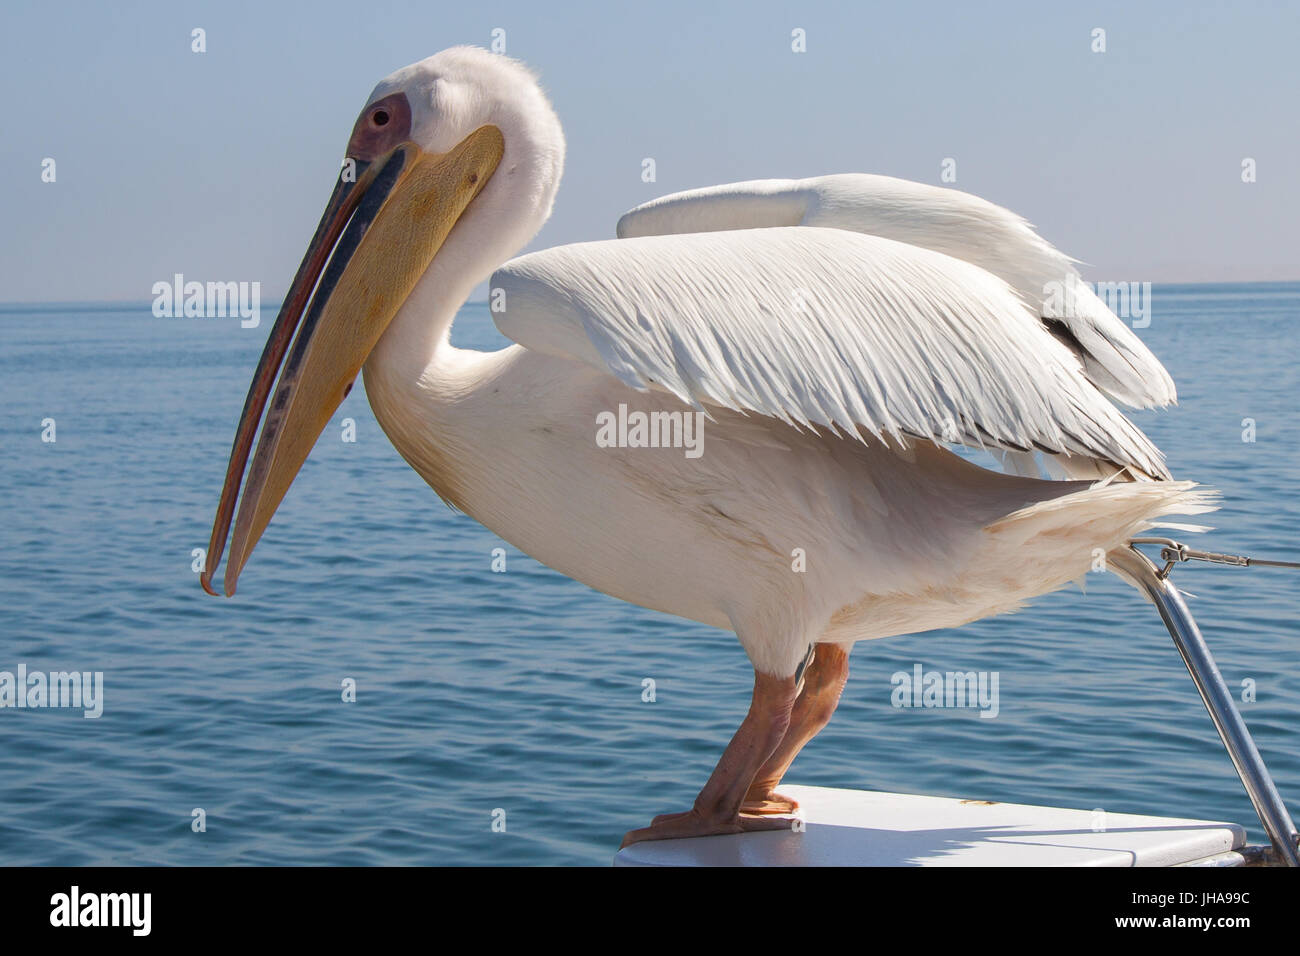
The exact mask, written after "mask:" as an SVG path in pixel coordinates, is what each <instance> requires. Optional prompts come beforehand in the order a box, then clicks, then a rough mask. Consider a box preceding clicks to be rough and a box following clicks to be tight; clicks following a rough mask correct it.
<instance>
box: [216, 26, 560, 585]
mask: <svg viewBox="0 0 1300 956" xmlns="http://www.w3.org/2000/svg"><path fill="white" fill-rule="evenodd" d="M563 162H564V137H563V134H562V133H561V131H560V124H559V120H558V119H556V117H555V112H554V110H553V109H552V108H551V105H550V103H549V102H548V101H547V99H546V97H545V95H544V94H543V93H542V91H541V89H540V87H539V86H538V84H537V81H536V79H535V78H534V76H533V75H532V74H531V73H530V72H529V71H528V70H527V69H526V68H525V67H524V66H523V65H522V64H520V63H518V62H516V61H514V60H510V59H507V58H506V57H503V56H498V55H496V54H492V53H488V52H487V51H486V50H481V49H478V48H476V47H454V48H452V49H450V50H444V51H443V52H441V53H438V54H435V55H434V56H431V57H429V58H428V59H426V60H421V61H420V62H419V63H414V64H412V65H411V66H408V67H404V68H403V69H401V70H398V71H397V72H396V73H394V74H392V75H391V76H389V77H388V78H387V79H385V80H383V81H382V82H380V84H379V85H378V86H376V87H375V89H374V91H373V92H372V93H371V94H370V98H369V100H368V101H367V102H366V106H365V108H364V109H363V110H362V111H361V114H360V116H358V117H357V121H356V124H355V125H354V126H353V129H352V136H351V138H350V139H349V140H348V146H347V153H346V156H345V159H344V161H343V165H342V170H341V172H340V174H339V178H338V181H337V182H336V183H335V186H334V191H333V194H332V195H331V196H330V199H329V202H328V203H327V204H326V207H325V212H324V214H323V215H322V216H321V221H320V225H318V226H317V228H316V234H315V236H314V237H313V238H312V240H311V244H310V245H309V246H308V248H307V252H306V254H305V255H304V256H303V260H302V264H301V265H300V266H299V267H298V272H297V274H296V275H295V276H294V279H293V283H292V285H291V286H290V288H289V291H288V293H287V295H286V296H285V300H284V304H283V305H282V306H281V309H280V314H279V316H278V317H277V318H276V321H275V324H274V326H272V328H271V332H270V335H269V337H268V339H267V343H266V348H265V349H264V350H263V352H262V358H261V361H260V362H259V363H258V367H257V372H256V373H255V375H254V377H253V382H252V385H250V386H249V391H248V398H247V399H246V401H245V403H244V410H243V413H242V415H241V416H240V421H239V427H238V429H237V431H236V434H235V443H234V448H233V449H232V451H231V455H230V464H229V466H228V468H227V470H226V481H225V486H224V487H223V489H222V492H221V500H220V503H219V504H218V506H217V516H216V520H215V521H214V523H213V528H212V539H211V541H210V543H209V547H208V552H207V560H206V564H205V566H204V569H203V573H202V575H201V576H200V581H201V583H202V585H203V588H204V589H205V590H206V591H208V593H210V594H215V593H216V592H215V591H213V589H212V575H213V573H214V572H215V571H216V568H217V565H218V563H219V562H220V560H221V552H222V549H223V547H224V545H225V541H226V534H227V531H228V530H229V528H230V523H231V518H232V516H234V515H235V505H236V499H237V498H238V499H239V501H238V504H239V512H238V516H237V517H236V518H235V522H234V524H235V530H234V534H233V537H232V538H231V544H230V561H229V563H228V565H227V567H226V575H225V582H224V585H225V593H226V594H227V596H229V595H231V594H234V593H235V583H236V581H237V580H238V577H239V573H240V571H241V570H242V569H243V566H244V564H245V562H246V561H247V560H248V556H249V554H250V553H251V552H252V550H253V547H254V545H255V544H256V543H257V541H258V539H259V538H260V537H261V535H262V532H263V531H264V530H265V529H266V526H267V524H268V523H269V522H270V520H271V516H272V515H273V514H274V513H275V510H276V508H277V507H279V504H280V502H281V500H282V499H283V498H284V495H285V493H286V492H287V491H288V490H289V485H290V484H291V483H292V482H293V479H294V477H295V476H296V475H297V473H298V470H299V468H301V467H302V463H303V462H304V461H305V460H306V459H307V454H308V453H309V452H310V451H311V448H312V446H313V445H314V444H315V443H316V439H317V438H318V437H319V436H320V433H321V432H322V431H323V430H324V428H325V426H326V425H327V424H328V423H329V420H330V417H331V416H332V415H333V414H334V412H335V411H336V410H337V409H338V407H339V405H340V404H341V403H342V401H343V398H344V397H345V396H346V395H347V393H348V391H349V390H350V389H351V387H352V382H353V381H354V380H355V378H356V376H357V373H358V372H359V371H360V370H361V367H362V365H363V364H365V361H366V358H367V357H368V356H369V355H370V353H371V351H373V350H374V348H375V346H376V344H377V343H378V341H379V339H380V337H381V336H382V335H383V334H384V331H385V330H386V329H387V328H388V326H389V324H390V323H391V322H392V321H393V318H394V316H396V315H397V314H398V312H399V311H400V310H401V308H402V307H403V305H405V304H406V303H407V302H408V300H413V299H415V298H418V297H419V296H420V293H422V292H425V293H427V291H428V288H427V287H428V283H429V281H430V280H435V279H438V278H439V277H441V279H442V281H448V279H447V277H449V276H450V277H453V280H454V281H455V282H456V283H458V284H460V285H462V286H463V288H464V289H465V291H466V292H468V290H469V289H470V288H472V287H473V285H475V284H476V283H477V282H479V281H481V280H482V279H484V278H486V277H487V274H488V273H489V272H490V271H491V269H492V268H494V267H495V266H497V265H499V264H500V263H501V262H502V261H504V260H505V259H506V258H508V257H509V255H511V254H512V253H513V252H515V251H517V250H518V249H519V248H520V247H522V246H523V245H524V243H526V242H527V241H528V240H529V239H530V238H531V237H532V236H533V235H534V234H535V233H536V232H537V230H538V229H539V228H540V227H541V225H542V223H543V222H545V220H546V218H547V216H549V215H550V210H551V203H552V201H553V200H554V197H555V192H556V189H557V188H558V186H559V178H560V171H561V168H562V165H563ZM458 227H459V228H458ZM453 229H457V232H458V234H460V235H462V236H464V235H465V234H466V233H467V231H472V234H473V240H474V241H473V243H471V244H469V245H472V246H473V248H472V249H470V248H467V244H466V243H465V242H461V243H458V244H457V243H448V237H449V236H450V235H451V234H452V230H453ZM435 259H439V264H440V265H444V266H446V268H442V269H439V270H433V269H431V268H430V267H431V266H432V265H433V263H434V261H435ZM479 272H481V273H482V274H478V273H479ZM435 273H436V275H435ZM295 332H296V335H295ZM291 342H292V347H290V343H291ZM286 354H287V358H286V357H285V356H286ZM281 366H283V367H281ZM277 374H278V376H279V377H278V381H277V379H276V376H277ZM273 383H274V385H275V390H274V397H273V398H271V400H270V403H269V406H268V402H267V399H268V398H269V397H270V396H271V391H272V384H273ZM263 411H265V421H264V422H263V421H262V418H263ZM259 422H262V432H261V437H260V439H259V441H258V444H257V453H256V454H255V455H254V456H253V462H252V465H251V466H250V467H249V469H248V479H247V482H246V484H245V487H244V492H243V495H242V496H240V495H239V489H240V483H241V481H243V476H244V467H245V464H246V463H247V461H248V456H249V451H250V449H251V448H252V445H253V438H254V436H255V435H256V433H257V428H258V423H259Z"/></svg>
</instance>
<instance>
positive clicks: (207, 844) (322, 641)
mask: <svg viewBox="0 0 1300 956" xmlns="http://www.w3.org/2000/svg"><path fill="white" fill-rule="evenodd" d="M272 317H273V309H266V308H264V310H263V320H262V325H261V327H260V328H258V329H243V328H241V327H240V324H239V320H238V319H174V318H155V317H154V316H153V315H152V314H151V311H150V308H149V306H148V304H143V305H138V306H136V305H133V306H110V305H105V306H86V305H75V306H60V305H49V306H7V307H3V309H0V397H2V400H3V409H4V414H3V415H0V441H2V442H3V448H4V455H3V464H2V465H0V671H10V672H13V671H15V670H16V669H17V668H18V666H19V665H20V664H21V665H26V667H27V669H28V670H29V671H36V670H43V671H57V670H78V671H101V672H102V673H103V682H104V683H103V714H102V716H100V717H99V718H98V719H87V718H85V717H83V715H82V712H81V711H79V710H69V709H22V710H19V709H0V859H2V860H3V861H4V862H5V863H7V864H59V865H80V864H149V865H158V864H161V865H194V864H217V865H223V864H360V865H367V864H399V865H403V864H525V865H535V864H594V865H607V864H609V863H610V861H611V859H612V857H613V854H614V852H615V850H616V848H617V847H618V844H619V840H620V839H621V837H622V834H623V833H624V831H626V830H628V829H632V828H634V827H639V826H643V825H645V824H646V823H647V822H648V821H649V819H650V818H651V817H652V816H654V815H655V814H657V813H662V812H665V811H673V810H681V809H686V808H687V807H689V805H690V803H691V801H692V800H693V798H694V796H695V793H696V791H697V790H698V788H699V787H700V785H701V784H702V783H703V781H704V780H705V778H706V777H707V776H708V774H709V771H710V770H711V768H712V766H713V764H714V762H715V760H716V759H717V757H718V755H719V754H720V753H721V751H722V748H723V747H724V745H725V744H726V742H727V740H728V738H729V737H730V735H731V733H732V732H733V731H734V730H735V728H736V726H737V725H738V724H739V722H740V720H741V718H742V716H743V715H744V713H745V710H746V707H747V704H748V695H749V689H750V683H751V670H750V668H749V665H748V663H747V661H746V659H745V656H744V654H743V653H742V651H741V650H740V647H739V645H738V644H737V642H736V640H735V638H734V637H733V636H732V635H731V634H729V633H725V632H722V631H716V630H713V629H710V628H706V627H704V626H702V625H697V624H693V623H690V622H686V621H680V620H677V619H674V618H671V617H667V616H664V615H662V614H657V613H653V612H650V611H646V610H643V609H641V608H637V607H632V606H629V605H626V604H621V603H619V602H618V601H615V600H613V599H612V598H608V597H605V596H604V595H601V594H598V593H596V592H593V591H591V590H589V589H588V588H586V587H584V586H583V585H581V584H577V583H575V582H573V581H571V580H568V579H566V578H564V577H562V576H561V575H559V574H557V573H555V572H552V571H550V570H549V569H547V568H544V567H542V566H540V565H538V564H536V563H535V562H533V561H532V560H531V559H529V558H528V557H526V556H524V555H522V554H520V553H518V552H516V551H515V550H514V549H513V548H511V547H510V546H509V545H507V544H505V543H504V542H502V541H500V540H499V539H497V538H496V537H495V536H493V535H492V534H490V533H489V532H487V531H486V530H484V529H483V528H481V527H479V526H478V525H477V524H475V523H474V522H473V521H472V520H471V519H469V518H466V517H464V516H462V515H457V514H454V513H452V512H450V511H449V510H448V509H447V508H446V507H445V506H443V505H442V504H441V502H440V501H439V500H438V498H437V497H436V496H435V495H434V494H433V492H432V491H431V490H430V489H429V488H428V487H427V486H426V485H425V484H424V483H423V482H422V481H421V479H420V478H419V477H417V476H416V474H415V473H414V472H413V471H411V470H410V469H409V468H408V467H407V466H406V465H405V464H404V463H403V462H402V460H401V459H400V458H399V457H398V455H397V453H396V452H395V451H394V450H393V448H392V447H391V445H390V444H389V442H388V439H387V438H386V437H385V436H384V434H383V433H382V431H381V430H380V429H379V427H378V425H377V424H376V422H375V420H374V417H373V415H372V414H371V412H370V408H369V406H368V404H367V402H366V399H365V396H364V394H363V388H362V383H361V382H360V381H358V384H357V388H356V389H355V390H354V392H353V393H352V395H351V396H350V397H349V398H348V399H347V401H346V402H345V403H344V405H343V407H342V408H341V409H340V410H339V412H338V413H337V415H336V416H335V420H334V422H333V423H332V424H331V425H330V427H329V428H327V429H326V432H325V434H324V436H323V437H322V438H321V440H320V442H319V444H318V445H317V447H316V449H315V451H314V452H313V454H312V456H311V458H310V460H309V461H308V462H307V464H306V466H305V468H304V469H303V472H302V474H301V475H300V476H299V478H298V480H297V482H296V484H295V485H294V487H293V489H292V490H291V492H290V493H289V496H288V498H287V499H286V500H285V502H284V505H283V506H282V508H281V509H280V512H279V514H278V515H277V517H276V519H275V521H274V523H273V524H272V525H271V527H270V529H269V531H268V533H267V534H266V536H265V538H264V539H263V540H262V542H261V544H260V545H259V546H258V549H257V552H256V554H255V555H254V557H253V559H252V561H251V563H250V565H249V566H248V568H247V570H246V571H245V573H244V575H243V577H242V578H241V580H240V589H239V594H238V596H237V597H236V598H235V599H233V600H225V599H217V598H212V597H209V596H207V595H205V594H204V593H203V592H202V591H201V590H200V588H199V584H198V576H197V574H196V573H195V571H194V570H193V567H192V565H193V562H194V557H193V551H194V549H196V548H202V547H205V546H206V544H207V539H208V532H209V528H210V526H211V521H212V516H213V510H214V508H215V505H216V501H217V496H218V493H219V491H220V488H221V481H222V477H223V474H224V469H225V463H226V458H227V455H228V453H229V450H230V443H231V439H232V437H233V433H234V427H235V422H236V420H237V418H238V415H239V411H240V408H241V406H242V403H243V399H244V394H245V389H246V388H247V384H248V380H249V377H250V374H251V371H252V368H253V366H254V365H255V364H256V361H257V358H258V355H259V353H260V350H261V347H262V343H263V339H264V337H265V333H266V330H267V328H268V327H269V324H270V321H271V318H272ZM1150 320H1151V321H1150V326H1149V327H1148V328H1144V329H1142V330H1141V331H1140V332H1139V334H1140V335H1142V337H1143V338H1144V339H1145V340H1146V341H1147V342H1148V343H1149V344H1150V346H1151V347H1152V348H1153V350H1154V351H1155V352H1156V354H1157V355H1158V356H1159V357H1160V358H1161V359H1162V360H1163V361H1164V362H1165V364H1166V365H1167V367H1168V368H1169V369H1170V371H1171V372H1172V374H1173V375H1174V378H1175V380H1176V381H1177V383H1178V387H1179V393H1180V398H1181V405H1180V406H1179V407H1178V408H1176V409H1173V410H1171V411H1160V412H1144V413H1141V414H1139V415H1137V416H1136V418H1137V421H1138V422H1139V424H1140V425H1141V427H1143V428H1144V429H1145V430H1146V431H1147V432H1148V433H1149V434H1150V435H1151V436H1152V438H1153V439H1155V441H1156V442H1157V443H1158V444H1159V445H1160V446H1161V447H1162V448H1163V449H1164V450H1165V451H1166V452H1167V454H1168V456H1169V461H1170V463H1171V466H1172V468H1173V470H1174V472H1175V474H1176V475H1178V476H1179V477H1185V478H1192V479H1195V480H1198V481H1201V482H1203V483H1205V484H1207V485H1211V486H1213V487H1215V488H1218V489H1219V490H1220V491H1221V492H1222V494H1223V508H1222V510H1221V511H1220V512H1218V513H1217V514H1215V515H1212V516H1209V523H1212V524H1214V525H1215V526H1216V529H1217V530H1216V531H1215V532H1213V534H1212V535H1206V536H1201V540H1202V541H1203V542H1204V543H1205V546H1209V547H1213V548H1214V549H1216V550H1223V551H1236V552H1241V553H1246V554H1252V555H1256V556H1277V557H1285V558H1292V559H1294V558H1296V557H1297V556H1298V555H1300V538H1298V537H1297V535H1296V532H1297V530H1300V504H1297V501H1298V495H1297V491H1298V489H1297V484H1296V479H1297V475H1298V469H1297V465H1298V464H1300V452H1298V451H1297V449H1300V414H1298V413H1300V408H1298V407H1297V406H1298V405H1300V399H1298V396H1300V380H1298V379H1300V376H1298V375H1297V371H1296V355H1297V351H1298V349H1297V338H1298V335H1297V332H1298V330H1300V284H1259V285H1193V286H1156V287H1155V289H1154V293H1153V299H1152V308H1151V315H1150ZM454 340H456V341H457V343H458V344H460V345H467V346H475V347H481V348H494V347H497V346H499V345H500V344H501V343H502V340H501V339H500V337H499V336H498V335H497V333H496V331H495V330H494V329H493V327H492V324H491V321H490V318H489V316H488V313H487V310H486V308H485V307H484V306H482V305H472V304H471V305H469V306H466V307H465V309H464V310H463V311H462V314H461V316H460V319H459V320H458V323H457V325H456V327H455V332H454ZM347 418H351V419H353V420H354V422H355V433H356V441H355V442H345V441H343V440H342V435H343V420H344V419H347ZM46 419H53V420H54V426H53V427H54V435H53V437H54V438H55V440H54V441H53V442H49V441H43V440H42V434H43V432H47V433H48V430H49V429H48V425H43V424H42V423H43V422H44V421H45V420H46ZM1246 419H1250V420H1252V421H1253V424H1254V439H1255V440H1254V441H1243V430H1244V429H1246V428H1248V427H1249V425H1248V424H1243V423H1244V421H1245V420H1246ZM47 437H48V434H47ZM521 465H522V466H524V467H526V465H527V463H526V462H523V463H521ZM498 547H504V548H505V549H506V555H507V558H506V560H507V571H506V573H503V574H502V573H493V572H492V551H493V549H494V548H498ZM1175 580H1176V581H1177V582H1178V583H1179V584H1180V585H1182V587H1183V588H1185V589H1186V590H1188V591H1191V592H1192V593H1193V594H1194V595H1195V598H1194V599H1193V600H1192V601H1191V607H1192V610H1193V613H1194V614H1195V615H1196V616H1197V618H1198V620H1199V622H1200V624H1201V627H1202V629H1203V631H1204V632H1205V634H1206V637H1207V639H1208V640H1209V642H1210V645H1211V647H1212V648H1213V649H1214V652H1215V654H1216V656H1217V659H1218V662H1219V665H1220V667H1221V668H1222V670H1223V673H1224V675H1225V677H1226V678H1227V680H1228V682H1229V684H1230V685H1232V686H1233V687H1235V688H1242V687H1243V686H1247V685H1243V682H1251V683H1250V684H1249V685H1248V686H1253V688H1254V692H1253V696H1254V700H1253V701H1252V702H1249V703H1242V704H1241V707H1242V711H1243V714H1244V716H1245V718H1246V721H1247V723H1248V724H1249V726H1250V727H1251V729H1252V731H1253V732H1254V734H1255V738H1256V740H1257V742H1258V744H1259V748H1260V750H1261V752H1262V753H1263V755H1264V758H1265V760H1266V762H1267V763H1268V765H1269V767H1270V769H1271V770H1272V772H1273V775H1274V777H1275V779H1276V781H1277V783H1278V786H1279V788H1280V790H1281V792H1282V794H1283V795H1284V796H1285V797H1289V799H1290V804H1291V807H1292V810H1293V812H1296V813H1300V624H1298V623H1297V620H1296V618H1297V609H1298V608H1300V574H1297V573H1295V572H1289V571H1282V570H1265V569H1239V568H1224V567H1206V566H1191V565H1188V566H1183V567H1181V568H1179V569H1178V571H1177V572H1176V577H1175ZM852 664H853V675H852V677H851V679H850V681H849V684H848V687H847V689H846V691H845V693H844V698H843V703H842V704H841V706H840V709H839V712H838V713H837V715H836V717H835V720H834V721H833V722H832V723H831V725H830V726H829V727H828V728H827V729H826V730H825V731H824V732H823V733H822V734H821V735H820V736H819V737H818V738H817V739H816V740H815V741H813V743H812V744H811V745H810V746H809V747H808V748H807V749H806V750H805V751H804V753H803V754H802V756H800V758H799V759H798V761H797V762H796V763H795V765H794V768H793V770H792V771H791V773H790V775H789V778H788V779H789V781H790V782H795V783H804V784H820V785H826V786H838V787H852V788H865V789H879V790H890V791H903V792H912V793H927V794H936V795H946V796H956V797H962V798H972V799H986V800H997V801H1015V802H1023V803H1041V804H1049V805H1057V806H1066V807H1079V808H1087V809H1092V808H1097V807H1100V808H1103V809H1105V810H1107V811H1112V812H1144V813H1157V814H1168V815H1174V816H1189V817H1201V818H1210V819H1228V820H1234V821H1237V822H1240V823H1243V824H1246V825H1247V827H1248V830H1249V832H1250V837H1251V839H1252V840H1253V841H1255V842H1259V841H1262V840H1263V839H1264V838H1263V834H1262V832H1261V829H1260V827H1259V824H1258V822H1257V821H1256V820H1255V817H1254V814H1253V812H1252V810H1251V806H1250V803H1249V802H1248V800H1247V799H1246V797H1245V795H1244V793H1243V791H1242V788H1241V786H1240V784H1239V783H1238V781H1237V779H1236V777H1235V775H1234V773H1233V769H1232V766H1231V764H1230V762H1229V760H1228V757H1227V756H1226V754H1225V753H1224V751H1223V748H1222V746H1221V745H1220V744H1219V742H1218V738H1217V736H1216V734H1215V731H1214V728H1213V726H1212V725H1211V723H1210V720H1209V718H1208V716H1207V714H1206V713H1205V710H1204V708H1203V706H1202V704H1201V702H1200V699H1199V698H1198V696H1197V694H1196V692H1195V689H1194V687H1193V685H1192V683H1191V680H1190V678H1189V677H1188V675H1187V673H1186V671H1185V669H1184V667H1183V665H1182V663H1181V661H1180V659H1179V657H1178V655H1177V653H1176V652H1175V650H1174V647H1173V645H1172V643H1171V641H1170V639H1169V636H1168V634H1167V633H1166V632H1165V630H1164V628H1163V627H1162V625H1161V624H1160V621H1159V619H1158V617H1157V615H1156V612H1155V611H1154V609H1153V608H1151V607H1150V606H1149V605H1146V604H1144V603H1143V602H1142V601H1141V600H1140V599H1139V598H1138V596H1137V594H1136V593H1135V592H1133V591H1132V590H1131V589H1129V588H1128V587H1126V586H1125V585H1123V584H1122V583H1121V582H1119V581H1118V580H1117V579H1115V578H1114V576H1113V575H1107V574H1093V575H1091V576H1090V578H1089V580H1088V586H1087V590H1086V593H1083V592H1080V591H1079V590H1078V589H1070V590H1067V591H1062V592H1059V593H1056V594H1052V595H1048V596H1045V597H1043V598H1040V599H1039V600H1038V601H1037V602H1036V603H1035V604H1034V606H1033V607H1031V608H1030V609H1028V610H1026V611H1024V612H1022V613H1020V614H1017V615H1013V616H1008V617H1003V618H996V619H993V620H985V621H981V622H978V623H976V624H973V625H969V626H967V627H964V628H961V629H960V630H954V631H942V632H931V633H926V634H917V635H912V636H907V637H899V638H893V639H890V640H885V641H878V642H874V643H868V644H860V645H859V646H858V648H857V649H856V651H855V652H854V655H853V658H852ZM917 664H920V665H921V666H922V667H923V668H924V669H926V670H939V671H971V670H974V671H989V672H997V674H998V675H999V691H1000V701H999V713H998V716H997V717H996V719H982V718H981V717H980V716H979V713H978V711H977V710H975V709H964V710H963V709H923V708H911V709H908V708H896V707H894V706H893V705H892V703H891V693H892V691H893V684H892V683H891V675H893V674H894V673H895V672H898V671H908V672H911V671H912V669H913V668H914V666H915V665H917ZM646 678H651V679H653V680H654V681H655V699H654V701H653V702H648V701H644V700H643V699H642V696H643V681H644V680H645V679H646ZM347 680H351V681H355V686H356V700H355V702H344V700H343V692H342V687H343V684H344V682H345V681H347ZM1248 696H1249V695H1248ZM195 810H201V811H202V818H203V820H204V821H205V824H206V829H205V830H203V831H202V832H196V830H195V828H194V827H193V826H192V821H193V820H195V819H196V818H195V815H194V812H195ZM494 821H497V822H498V823H499V822H502V821H503V822H504V830H502V829H501V827H500V826H499V825H498V826H497V827H495V828H494Z"/></svg>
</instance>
